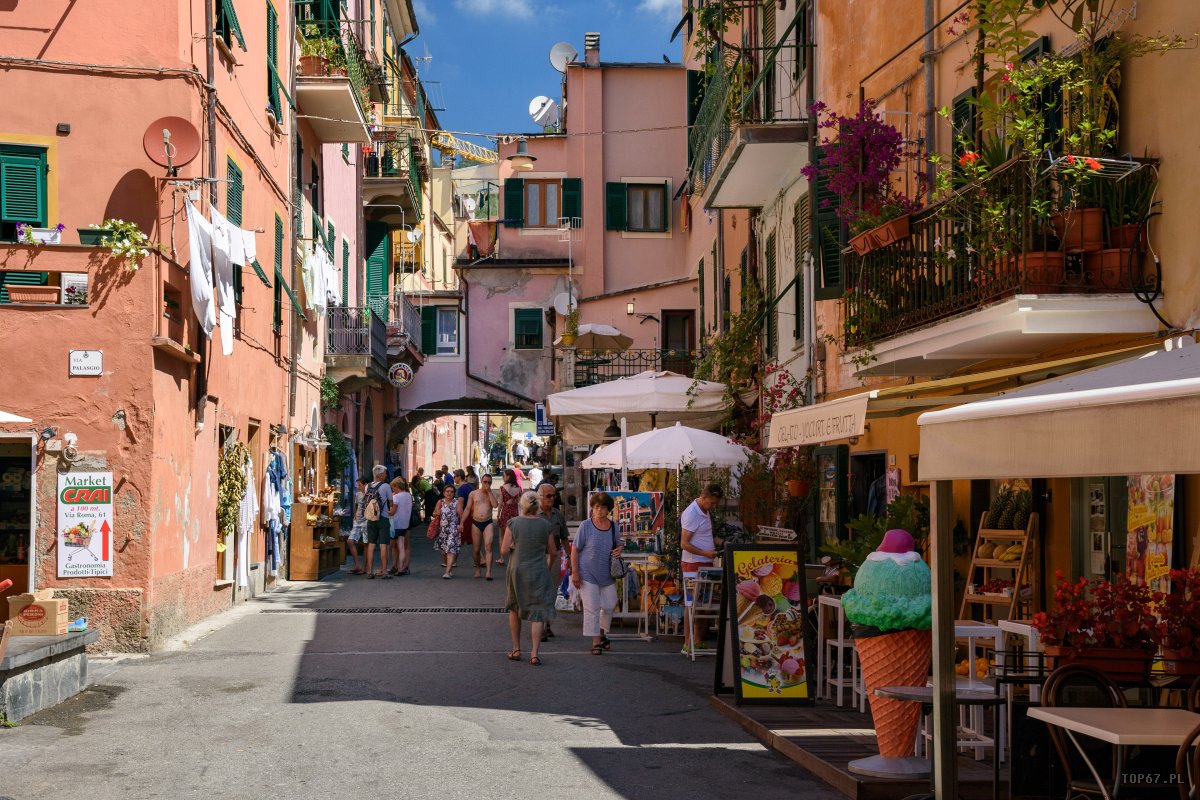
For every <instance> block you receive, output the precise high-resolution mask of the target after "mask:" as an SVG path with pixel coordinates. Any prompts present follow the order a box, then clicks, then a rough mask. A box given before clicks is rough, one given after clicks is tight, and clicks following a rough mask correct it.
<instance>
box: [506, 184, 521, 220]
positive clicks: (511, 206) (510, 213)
mask: <svg viewBox="0 0 1200 800" xmlns="http://www.w3.org/2000/svg"><path fill="white" fill-rule="evenodd" d="M504 227H506V228H523V227H525V181H524V179H522V178H505V179H504Z"/></svg>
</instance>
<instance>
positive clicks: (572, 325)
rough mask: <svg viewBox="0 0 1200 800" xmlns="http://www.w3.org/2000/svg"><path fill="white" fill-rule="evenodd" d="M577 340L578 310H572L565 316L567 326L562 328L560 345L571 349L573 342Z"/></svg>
mask: <svg viewBox="0 0 1200 800" xmlns="http://www.w3.org/2000/svg"><path fill="white" fill-rule="evenodd" d="M578 338H579V309H578V308H572V309H571V310H570V312H569V313H568V314H567V326H566V327H565V328H563V332H562V337H561V339H562V343H563V345H564V346H566V347H573V346H574V345H575V340H576V339H578Z"/></svg>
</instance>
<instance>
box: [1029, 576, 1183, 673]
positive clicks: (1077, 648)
mask: <svg viewBox="0 0 1200 800" xmlns="http://www.w3.org/2000/svg"><path fill="white" fill-rule="evenodd" d="M1055 577H1056V578H1057V580H1058V586H1057V588H1056V589H1055V590H1054V607H1053V608H1052V609H1051V610H1049V611H1041V612H1039V613H1037V614H1034V615H1033V627H1034V628H1036V629H1037V631H1038V634H1039V635H1040V636H1041V638H1042V642H1043V644H1044V645H1045V648H1044V649H1045V652H1046V655H1047V656H1049V657H1050V658H1051V659H1052V664H1053V665H1054V666H1061V665H1063V664H1068V663H1083V664H1086V665H1087V666H1090V667H1093V668H1095V669H1097V670H1099V671H1101V672H1103V673H1105V674H1107V675H1108V676H1109V677H1111V678H1113V679H1114V680H1126V681H1130V680H1139V679H1141V678H1144V677H1145V675H1146V671H1147V668H1148V667H1149V664H1150V659H1151V657H1152V656H1153V655H1154V651H1155V649H1156V644H1155V642H1154V633H1155V630H1156V628H1157V625H1158V620H1157V619H1156V618H1155V616H1154V608H1155V606H1156V604H1157V601H1158V598H1159V595H1158V593H1156V592H1154V591H1151V589H1150V587H1148V586H1143V585H1139V584H1135V583H1133V582H1132V581H1130V580H1129V579H1128V578H1127V577H1126V576H1124V575H1122V576H1119V577H1118V578H1117V580H1115V581H1111V582H1110V581H1106V580H1094V581H1088V580H1087V579H1086V578H1080V579H1079V580H1077V581H1070V580H1067V579H1066V578H1065V577H1064V576H1063V574H1062V571H1061V570H1059V571H1058V572H1057V573H1056V575H1055Z"/></svg>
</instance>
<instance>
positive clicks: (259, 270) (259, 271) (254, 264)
mask: <svg viewBox="0 0 1200 800" xmlns="http://www.w3.org/2000/svg"><path fill="white" fill-rule="evenodd" d="M250 267H251V268H252V269H253V270H254V274H255V275H257V276H258V279H259V280H260V281H262V282H263V286H266V287H267V288H268V289H270V288H271V279H270V278H268V277H267V271H266V270H265V269H263V265H262V264H260V263H258V259H257V258H256V259H254V260H253V261H251V262H250Z"/></svg>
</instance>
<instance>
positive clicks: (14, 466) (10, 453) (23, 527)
mask: <svg viewBox="0 0 1200 800" xmlns="http://www.w3.org/2000/svg"><path fill="white" fill-rule="evenodd" d="M33 471H34V451H33V442H32V440H31V439H30V438H29V437H28V436H27V435H22V436H21V437H19V438H17V437H11V438H9V437H0V581H2V580H5V579H8V580H11V581H12V582H13V585H12V587H11V588H10V589H9V590H8V591H6V592H0V601H2V600H3V598H4V597H6V596H9V595H14V594H22V593H23V592H27V591H29V553H30V552H31V550H32V545H33V528H32V520H33Z"/></svg>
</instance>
